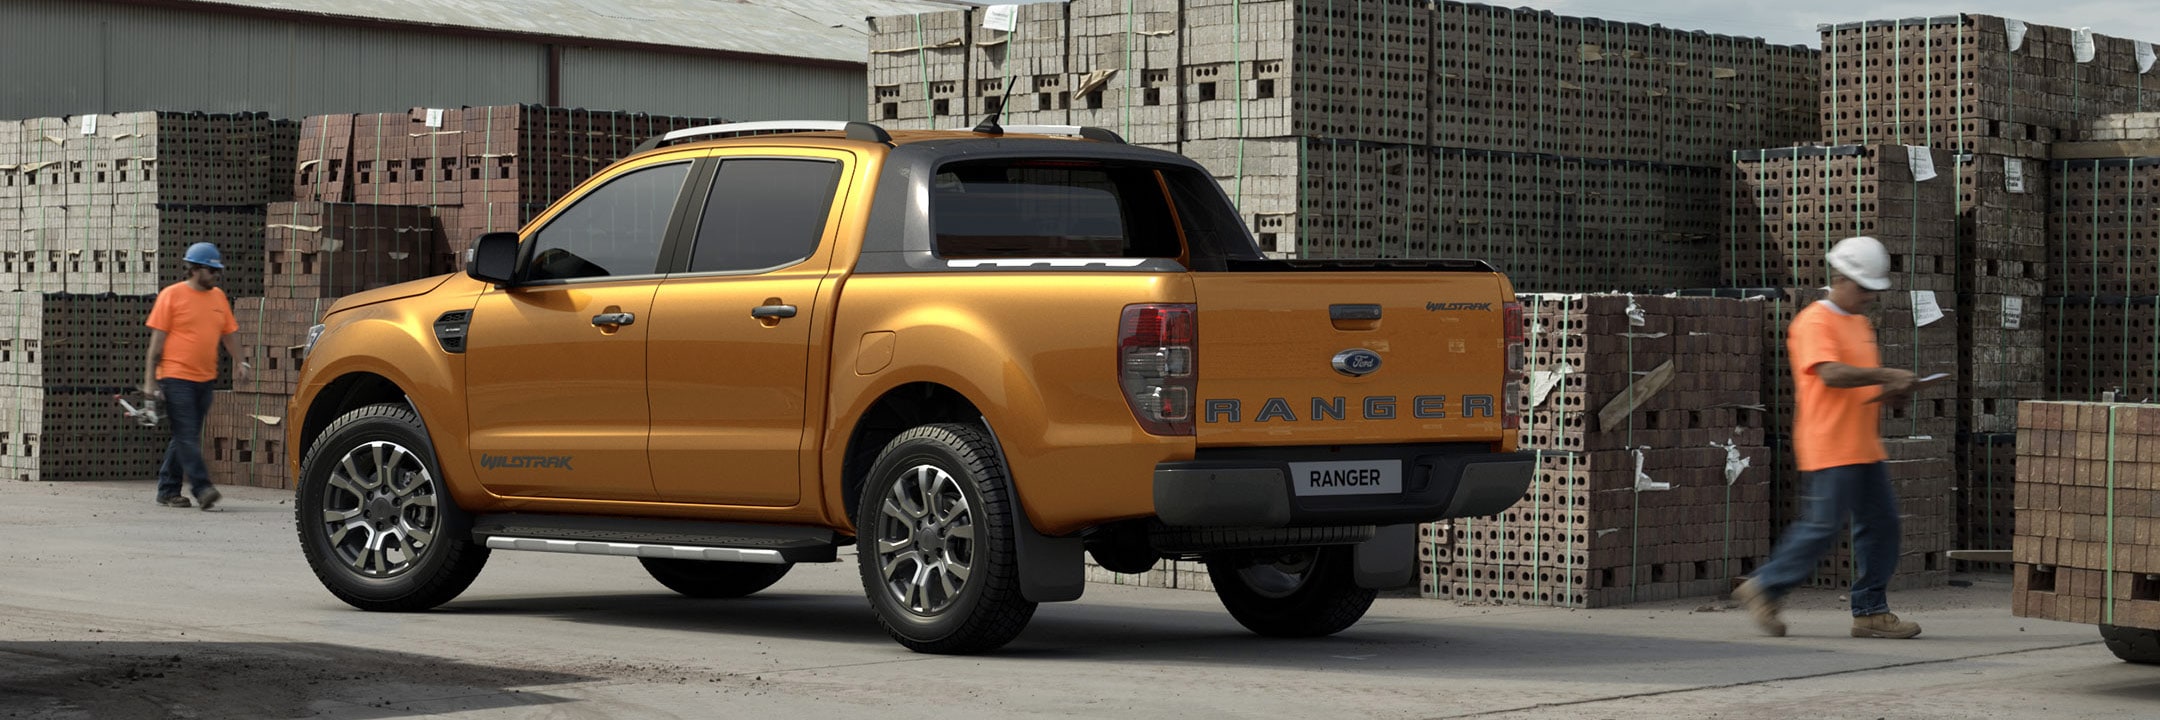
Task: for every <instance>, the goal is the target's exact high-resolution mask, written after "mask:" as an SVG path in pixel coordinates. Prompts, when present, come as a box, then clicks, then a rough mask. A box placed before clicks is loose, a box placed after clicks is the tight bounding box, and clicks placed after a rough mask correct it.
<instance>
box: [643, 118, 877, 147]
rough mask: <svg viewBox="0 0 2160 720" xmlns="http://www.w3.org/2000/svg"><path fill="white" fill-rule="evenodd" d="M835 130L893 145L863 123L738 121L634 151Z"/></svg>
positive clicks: (690, 131)
mask: <svg viewBox="0 0 2160 720" xmlns="http://www.w3.org/2000/svg"><path fill="white" fill-rule="evenodd" d="M834 130H843V131H846V132H847V136H848V139H849V140H863V141H867V142H881V143H889V142H892V134H891V133H887V132H885V128H881V127H878V126H876V125H872V124H870V123H866V122H855V121H844V122H843V121H840V120H764V121H759V122H739V123H724V124H720V125H705V126H701V127H694V128H684V129H681V130H676V131H674V132H671V133H668V134H666V135H661V136H659V137H655V138H653V139H650V140H646V141H645V142H644V144H641V145H639V146H638V147H637V152H645V151H647V150H651V149H653V148H657V147H660V146H662V145H667V144H669V143H674V142H678V141H683V140H691V139H711V138H720V137H730V136H736V135H780V134H785V133H799V132H831V131H834Z"/></svg>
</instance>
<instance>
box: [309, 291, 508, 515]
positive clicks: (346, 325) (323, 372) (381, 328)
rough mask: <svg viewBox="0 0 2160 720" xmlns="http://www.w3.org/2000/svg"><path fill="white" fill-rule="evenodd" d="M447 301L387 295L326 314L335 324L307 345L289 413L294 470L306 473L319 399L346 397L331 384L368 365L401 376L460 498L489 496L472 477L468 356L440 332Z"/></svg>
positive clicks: (399, 382)
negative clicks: (412, 301)
mask: <svg viewBox="0 0 2160 720" xmlns="http://www.w3.org/2000/svg"><path fill="white" fill-rule="evenodd" d="M418 305H425V306H424V307H422V306H418ZM466 307H471V305H470V303H467V304H466ZM445 309H450V308H446V307H443V306H441V305H440V304H438V303H425V304H416V305H406V304H401V303H386V304H378V305H370V306H366V307H361V308H356V309H353V310H348V311H345V312H340V313H336V314H334V315H332V316H331V317H330V318H326V320H327V322H326V323H325V324H326V325H328V326H329V328H328V329H327V330H326V331H325V332H324V333H323V335H322V337H321V338H319V339H318V340H316V342H315V347H314V348H313V349H312V350H311V351H310V352H309V353H308V359H307V361H306V363H305V364H304V365H303V366H302V368H301V371H300V380H299V384H298V386H297V388H296V390H295V391H294V393H293V400H292V411H291V413H290V414H289V415H288V417H290V418H291V419H292V421H291V422H289V423H288V426H289V427H288V429H287V433H288V441H289V444H288V446H289V447H292V448H294V452H293V453H291V454H290V458H291V460H290V461H291V462H292V464H293V468H292V469H293V477H295V478H298V477H300V474H299V473H300V461H301V460H302V459H303V458H304V457H305V455H306V452H307V448H306V447H305V445H304V444H303V442H304V440H303V437H302V435H303V433H304V432H305V430H306V428H305V418H307V416H308V413H309V411H310V410H311V409H313V408H314V407H315V406H316V405H318V404H320V403H335V402H339V401H340V400H341V399H342V398H340V397H335V396H332V395H325V394H324V391H325V390H326V389H328V388H330V387H331V386H332V385H333V384H335V383H336V382H337V381H338V380H340V379H343V378H349V377H352V376H354V375H358V374H363V373H364V374H372V375H376V376H380V377H382V378H383V379H385V380H388V381H389V382H391V383H392V384H395V385H396V386H397V387H398V389H399V390H401V391H403V393H404V395H405V397H406V399H407V400H408V401H410V402H411V403H412V406H413V409H414V410H415V411H416V412H418V413H419V415H420V419H421V421H422V422H423V423H425V424H426V426H427V434H428V440H429V442H430V443H431V444H433V445H434V448H435V456H436V463H437V464H438V466H439V467H440V468H441V470H442V473H443V481H444V482H445V483H446V484H447V485H448V486H449V488H450V490H451V493H452V496H453V497H454V498H455V499H456V500H457V501H458V503H459V504H461V505H465V506H467V507H474V506H476V503H479V502H481V501H483V500H484V499H485V498H487V497H488V495H487V494H486V492H485V491H483V490H481V488H480V486H479V484H478V483H475V482H470V479H471V478H473V477H474V474H473V468H472V461H471V455H470V453H468V452H467V448H466V444H465V432H466V429H467V421H466V413H465V401H464V393H463V390H462V388H463V387H464V375H465V366H464V357H463V356H462V355H456V354H452V353H448V352H444V351H443V350H442V348H441V346H440V345H438V344H437V342H436V340H435V338H434V334H433V333H434V330H433V327H434V326H433V323H434V319H435V318H436V317H437V316H439V315H440V314H441V312H442V311H443V310H445ZM333 395H334V394H333Z"/></svg>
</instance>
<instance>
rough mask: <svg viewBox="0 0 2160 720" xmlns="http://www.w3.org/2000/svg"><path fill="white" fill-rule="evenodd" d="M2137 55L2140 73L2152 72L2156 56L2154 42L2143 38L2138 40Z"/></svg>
mask: <svg viewBox="0 0 2160 720" xmlns="http://www.w3.org/2000/svg"><path fill="white" fill-rule="evenodd" d="M2137 57H2138V74H2139V75H2143V74H2145V73H2149V72H2152V68H2153V58H2154V56H2153V47H2152V43H2149V42H2145V41H2143V40H2139V41H2137Z"/></svg>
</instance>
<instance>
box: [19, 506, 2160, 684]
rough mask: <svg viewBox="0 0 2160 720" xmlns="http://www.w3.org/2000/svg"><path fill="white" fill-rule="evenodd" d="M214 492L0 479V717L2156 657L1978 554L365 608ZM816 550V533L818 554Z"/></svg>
mask: <svg viewBox="0 0 2160 720" xmlns="http://www.w3.org/2000/svg"><path fill="white" fill-rule="evenodd" d="M226 493H227V495H226V497H227V503H228V505H227V509H226V511H225V512H218V513H205V512H199V511H195V510H173V509H166V508H159V507H156V506H153V505H152V504H151V502H150V500H151V487H150V486H149V485H148V484H32V483H12V482H11V483H6V484H4V485H0V717H35V718H132V717H179V718H236V717H296V716H297V717H312V716H320V717H335V718H405V717H435V716H444V717H472V718H483V717H485V718H584V717H593V718H602V717H605V718H671V717H683V718H704V717H752V716H768V715H769V716H775V717H804V718H807V717H819V718H839V717H867V716H875V717H879V718H908V717H934V718H950V717H1011V716H1077V717H1179V718H1202V717H1226V718H1228V717H1234V718H1245V717H1298V718H1310V717H1330V718H1352V717H1360V718H1362V717H1388V718H1395V717H1402V718H1460V717H1495V718H1629V717H1660V718H1663V717H1679V718H1698V717H1718V718H1786V717H1811V718H1816V717H1828V718H1994V717H2002V718H2030V717H2047V718H2051V719H2057V718H2132V717H2154V716H2160V667H2150V666H2139V665H2130V664H2126V663H2121V662H2118V661H2116V660H2115V659H2114V657H2113V656H2111V655H2109V654H2108V652H2107V650H2106V649H2105V648H2104V647H2102V646H2101V645H2100V644H2099V642H2098V637H2097V635H2096V633H2095V631H2094V629H2093V628H2091V627H2087V626H2080V625H2067V624H2062V623H2054V622H2046V621H2037V620H2024V619H2019V618H2015V617H2011V615H2010V612H2009V609H2008V608H2009V605H2010V592H2009V586H2008V583H2007V582H2006V581H2004V580H2003V579H2001V578H1999V577H1991V576H1973V577H1968V578H1961V579H1962V580H1969V581H1970V582H1971V583H1972V585H1971V586H1970V587H1951V588H1944V589H1939V590H1933V591H1926V592H1908V593H1901V594H1896V595H1894V596H1893V597H1892V602H1893V604H1894V605H1895V606H1896V607H1897V609H1898V610H1899V611H1901V612H1902V613H1904V614H1906V615H1907V616H1908V617H1910V618H1913V619H1916V620H1918V621H1920V622H1921V623H1923V624H1924V625H1926V627H1927V632H1926V634H1925V635H1923V636H1921V638H1919V639H1916V640H1908V641H1891V640H1857V639H1852V638H1849V637H1846V635H1845V628H1846V624H1847V622H1848V621H1847V619H1846V614H1845V613H1844V612H1843V610H1842V608H1841V606H1840V602H1839V597H1838V596H1837V595H1836V594H1835V593H1829V592H1808V593H1802V594H1800V595H1798V596H1796V598H1795V607H1794V609H1793V610H1792V611H1791V612H1790V613H1789V619H1790V620H1791V621H1792V624H1793V629H1794V635H1793V636H1792V637H1786V638H1765V637H1760V636H1757V635H1756V634H1755V633H1754V632H1753V631H1752V630H1751V629H1750V627H1749V626H1748V623H1747V621H1746V618H1745V616H1744V615H1742V614H1741V613H1739V612H1737V611H1732V610H1721V609H1717V608H1715V607H1710V608H1705V607H1704V603H1705V602H1707V601H1694V602H1680V603H1655V604H1646V605H1640V606H1632V607H1627V608H1620V609H1609V610H1589V611H1581V610H1556V609H1546V608H1503V607H1465V606H1458V605H1455V604H1453V603H1443V602H1437V601H1428V600H1418V599H1414V598H1388V599H1383V600H1382V601H1380V602H1379V603H1378V604H1377V605H1375V606H1374V607H1373V610H1372V612H1371V614H1369V615H1367V616H1366V619H1365V621H1364V622H1362V623H1360V624H1359V625H1357V626H1356V627H1353V628H1351V629H1350V630H1348V631H1346V632H1344V633H1342V634H1341V635H1338V636H1336V637H1333V638H1327V639H1320V640H1310V641H1278V640H1266V639H1262V638H1258V637H1254V636H1252V635H1249V634H1247V633H1246V632H1245V631H1244V630H1243V629H1242V628H1240V627H1239V626H1238V625H1237V624H1236V622H1234V621H1232V620H1231V619H1230V617H1229V616H1228V615H1226V614H1225V613H1224V612H1223V611H1222V609H1221V607H1220V606H1219V605H1218V604H1217V603H1216V601H1215V598H1214V597H1213V596H1212V595H1209V594H1205V593H1199V592H1192V591H1179V590H1148V589H1137V588H1128V587H1116V586H1101V585H1097V586H1090V587H1089V588H1088V593H1087V597H1086V598H1084V599H1083V600H1081V601H1080V602H1077V603H1063V604H1056V605H1045V606H1043V607H1042V609H1041V610H1040V611H1039V612H1037V613H1036V615H1035V620H1034V623H1033V624H1032V625H1030V626H1029V628H1028V631H1027V633H1026V634H1025V635H1022V636H1021V638H1020V639H1019V640H1018V641H1017V642H1015V643H1013V644H1012V645H1011V646H1009V647H1008V648H1007V649H1006V650H1004V651H1002V652H999V653H996V654H993V655H988V656H979V657H937V656H927V655H917V654H914V653H910V652H908V651H907V650H905V649H903V648H901V647H900V646H899V645H896V644H894V643H893V642H892V641H891V640H890V639H888V638H887V637H886V636H885V634H884V632H883V631H881V630H880V629H879V628H878V626H877V623H876V621H875V620H873V619H872V618H871V616H870V611H869V607H868V605H867V603H866V602H865V601H864V600H863V598H862V590H861V588H860V586H859V585H858V581H857V579H856V575H855V572H854V566H853V565H852V564H851V563H842V564H828V565H810V566H803V567H800V568H797V569H796V571H795V572H794V573H793V574H792V575H790V576H789V577H788V578H787V579H785V580H783V581H781V583H780V584H779V585H778V586H775V587H774V588H773V589H771V590H769V591H767V592H766V593H763V594H760V595H758V596H755V597H752V598H748V599H744V600H734V601H694V600H688V599H684V598H680V597H677V596H675V595H673V594H671V593H669V592H668V591H666V590H664V589H663V588H661V587H660V586H659V585H658V584H656V583H654V582H653V581H652V580H651V579H649V578H648V577H646V576H645V574H644V572H643V570H641V569H640V568H639V567H638V566H637V564H636V563H635V562H632V561H629V560H624V559H614V558H591V557H577V556H565V555H542V554H524V553H510V552H498V553H496V554H495V555H494V558H493V559H492V560H491V561H490V563H489V565H488V568H487V570H486V572H484V573H483V574H482V575H481V576H480V579H479V581H478V582H477V583H475V584H474V585H473V587H472V589H471V590H470V591H468V592H467V593H466V594H465V595H464V597H462V598H461V599H459V600H458V601H456V602H453V603H451V604H449V605H446V606H444V607H443V608H442V609H440V610H438V611H435V612H429V613H422V614H410V615H390V614H374V613H365V612H360V611H357V610H353V609H350V608H348V607H347V606H345V605H343V604H342V603H339V602H338V601H337V600H336V599H334V598H332V597H331V596H330V595H329V593H327V592H325V591H324V590H323V589H322V588H321V586H320V585H318V584H317V582H316V580H315V578H314V576H313V575H312V574H311V573H310V572H309V570H308V568H307V566H306V563H305V562H304V561H303V560H302V559H301V556H300V552H299V550H298V547H297V544H296V541H295V539H294V533H293V513H292V510H293V508H292V505H291V497H292V496H291V494H290V493H286V492H283V491H275V490H259V489H254V488H230V489H227V491H226ZM844 557H845V556H844Z"/></svg>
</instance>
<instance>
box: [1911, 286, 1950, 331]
mask: <svg viewBox="0 0 2160 720" xmlns="http://www.w3.org/2000/svg"><path fill="white" fill-rule="evenodd" d="M1912 319H1913V327H1927V326H1928V325H1929V324H1931V323H1934V322H1935V321H1937V320H1941V319H1943V311H1942V306H1941V305H1937V304H1935V291H1933V290H1914V291H1912Z"/></svg>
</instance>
